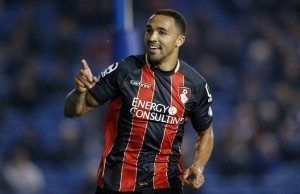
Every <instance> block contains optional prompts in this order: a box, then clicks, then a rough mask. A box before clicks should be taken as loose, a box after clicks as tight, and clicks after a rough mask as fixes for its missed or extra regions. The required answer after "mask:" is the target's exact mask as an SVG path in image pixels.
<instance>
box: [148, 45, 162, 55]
mask: <svg viewBox="0 0 300 194" xmlns="http://www.w3.org/2000/svg"><path fill="white" fill-rule="evenodd" d="M159 50H160V47H159V46H158V45H148V51H149V52H150V53H156V52H158V51H159Z"/></svg>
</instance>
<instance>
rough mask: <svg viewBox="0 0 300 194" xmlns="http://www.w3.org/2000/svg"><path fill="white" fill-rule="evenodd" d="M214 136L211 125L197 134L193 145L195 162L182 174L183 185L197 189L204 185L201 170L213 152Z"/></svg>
mask: <svg viewBox="0 0 300 194" xmlns="http://www.w3.org/2000/svg"><path fill="white" fill-rule="evenodd" d="M213 142H214V134H213V127H212V125H211V126H210V127H209V128H208V129H207V130H205V131H203V132H200V133H198V134H197V137H196V144H195V160H194V162H193V164H192V165H191V166H190V167H189V168H188V169H187V170H186V171H185V172H184V183H185V184H186V185H189V186H192V187H194V188H199V187H201V186H202V185H203V183H204V176H203V170H204V167H205V165H206V163H207V161H208V160H209V158H210V156H211V153H212V150H213Z"/></svg>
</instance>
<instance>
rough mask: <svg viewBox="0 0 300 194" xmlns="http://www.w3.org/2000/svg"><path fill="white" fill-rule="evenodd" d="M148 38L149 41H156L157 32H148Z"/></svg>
mask: <svg viewBox="0 0 300 194" xmlns="http://www.w3.org/2000/svg"><path fill="white" fill-rule="evenodd" d="M148 39H149V40H150V41H157V32H155V31H154V32H152V33H150V34H149V37H148Z"/></svg>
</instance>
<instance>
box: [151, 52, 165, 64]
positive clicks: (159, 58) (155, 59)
mask: <svg viewBox="0 0 300 194" xmlns="http://www.w3.org/2000/svg"><path fill="white" fill-rule="evenodd" d="M148 60H149V62H150V63H154V64H157V63H159V62H160V61H161V60H162V57H160V56H156V55H151V54H149V55H148Z"/></svg>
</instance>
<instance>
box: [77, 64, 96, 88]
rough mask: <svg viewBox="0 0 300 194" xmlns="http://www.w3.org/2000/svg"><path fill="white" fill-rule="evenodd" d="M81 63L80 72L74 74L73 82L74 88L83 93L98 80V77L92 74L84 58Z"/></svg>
mask: <svg viewBox="0 0 300 194" xmlns="http://www.w3.org/2000/svg"><path fill="white" fill-rule="evenodd" d="M81 63H82V68H81V69H80V72H79V73H77V74H76V76H75V79H74V83H75V87H76V90H77V91H79V92H81V93H84V92H86V91H87V90H89V89H91V88H92V87H93V86H94V85H95V84H96V82H98V81H99V80H98V78H96V77H95V76H93V74H92V72H91V69H90V68H89V66H88V64H87V63H86V61H85V60H82V61H81Z"/></svg>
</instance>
